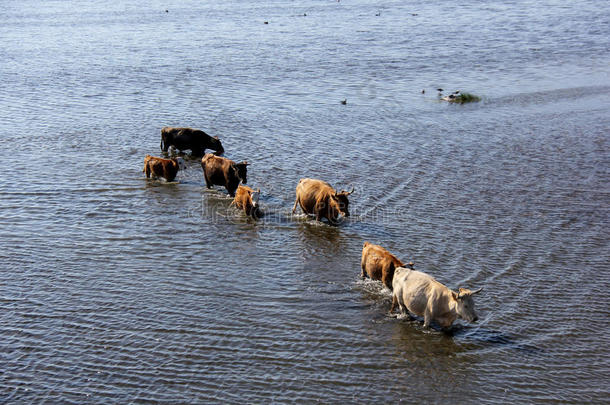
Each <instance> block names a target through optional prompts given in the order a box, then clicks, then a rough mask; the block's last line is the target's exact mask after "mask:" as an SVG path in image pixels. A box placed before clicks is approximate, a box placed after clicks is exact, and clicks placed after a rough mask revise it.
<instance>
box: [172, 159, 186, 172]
mask: <svg viewBox="0 0 610 405" xmlns="http://www.w3.org/2000/svg"><path fill="white" fill-rule="evenodd" d="M172 160H173V161H174V163H176V164H177V165H178V170H186V162H185V161H184V159H182V158H181V157H175V158H172Z"/></svg>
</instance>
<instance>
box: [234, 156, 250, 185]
mask: <svg viewBox="0 0 610 405" xmlns="http://www.w3.org/2000/svg"><path fill="white" fill-rule="evenodd" d="M233 168H234V169H235V174H236V175H237V177H239V179H240V180H241V182H242V183H244V184H246V183H247V181H248V177H247V176H248V162H246V161H243V162H241V163H235V164H234V165H233Z"/></svg>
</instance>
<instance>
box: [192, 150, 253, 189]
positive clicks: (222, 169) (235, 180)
mask: <svg viewBox="0 0 610 405" xmlns="http://www.w3.org/2000/svg"><path fill="white" fill-rule="evenodd" d="M247 166H248V162H241V163H235V162H234V161H232V160H230V159H227V158H224V157H220V156H214V155H212V154H211V153H206V155H205V156H204V157H203V159H201V168H202V169H203V177H204V179H205V185H206V186H207V188H212V186H213V185H218V186H225V188H226V189H227V192H228V193H229V195H230V196H231V197H235V190H237V186H238V185H239V182H242V183H244V184H246V182H247V180H248V179H247V173H248V167H247Z"/></svg>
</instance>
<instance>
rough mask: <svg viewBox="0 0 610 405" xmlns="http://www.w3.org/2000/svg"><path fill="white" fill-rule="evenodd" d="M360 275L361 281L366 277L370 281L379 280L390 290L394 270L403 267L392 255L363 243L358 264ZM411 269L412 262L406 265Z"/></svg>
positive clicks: (382, 249)
mask: <svg viewBox="0 0 610 405" xmlns="http://www.w3.org/2000/svg"><path fill="white" fill-rule="evenodd" d="M360 265H361V267H362V273H361V274H360V277H362V278H363V279H364V278H365V277H366V276H368V277H369V278H371V279H372V280H381V282H382V283H383V284H384V285H385V286H386V287H388V288H389V289H390V290H392V279H393V278H394V270H395V269H396V268H398V267H404V266H405V265H404V264H403V262H402V261H400V260H399V259H398V258H397V257H396V256H394V255H393V254H392V253H390V252H388V251H387V250H385V249H384V248H382V247H381V246H379V245H373V244H372V243H370V242H364V245H363V246H362V260H361V262H360ZM407 266H409V268H411V269H412V268H413V262H409V264H408V265H407Z"/></svg>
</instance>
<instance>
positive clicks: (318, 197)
mask: <svg viewBox="0 0 610 405" xmlns="http://www.w3.org/2000/svg"><path fill="white" fill-rule="evenodd" d="M353 192H354V188H353V187H352V191H341V192H340V193H338V192H337V190H335V189H334V188H332V187H331V185H330V184H328V183H327V182H325V181H322V180H316V179H301V180H300V181H299V184H298V185H297V189H296V200H295V202H294V207H292V213H293V214H294V213H295V212H296V210H297V205H300V206H301V209H302V210H303V212H304V213H305V214H308V215H315V217H316V219H317V220H318V221H321V220H322V218H326V219H327V220H328V222H329V223H331V224H336V223H337V219H338V217H339V214H343V215H344V216H346V217H349V200H348V199H347V196H348V195H350V194H352V193H353Z"/></svg>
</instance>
